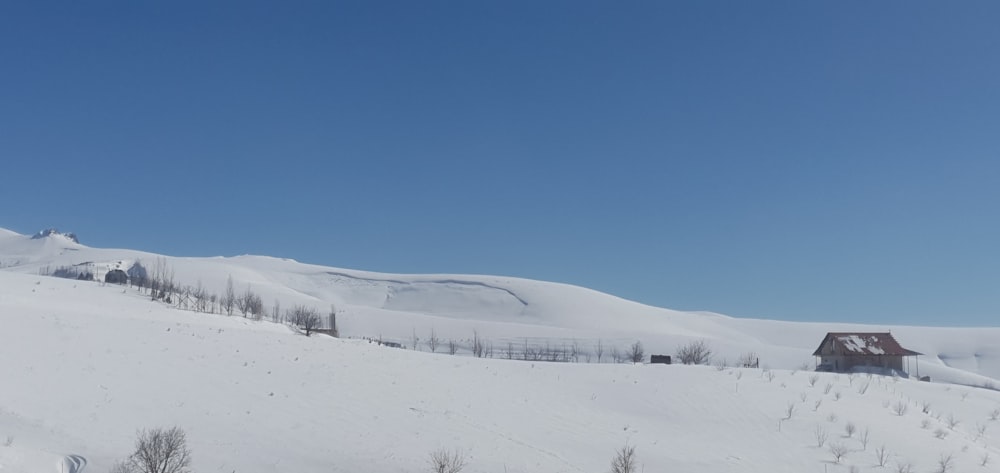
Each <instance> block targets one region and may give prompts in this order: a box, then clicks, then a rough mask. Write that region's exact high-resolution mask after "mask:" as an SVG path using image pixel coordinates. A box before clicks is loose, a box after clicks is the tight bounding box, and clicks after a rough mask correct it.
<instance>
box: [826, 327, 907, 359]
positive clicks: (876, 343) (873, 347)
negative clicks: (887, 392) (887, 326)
mask: <svg viewBox="0 0 1000 473" xmlns="http://www.w3.org/2000/svg"><path fill="white" fill-rule="evenodd" d="M831 338H832V339H833V343H834V344H835V345H836V346H837V347H839V348H840V349H841V350H839V351H840V352H841V353H844V354H851V355H860V356H877V355H892V356H914V355H921V354H922V353H917V352H915V351H913V350H907V349H906V348H903V347H902V346H900V345H899V342H897V341H896V339H895V338H893V336H892V334H891V333H889V332H830V333H827V334H826V337H824V338H823V342H822V343H820V344H819V348H817V349H816V351H815V352H814V353H813V356H820V355H821V353H820V352H821V351H822V350H823V347H824V346H826V344H827V342H828V341H829V340H830V339H831Z"/></svg>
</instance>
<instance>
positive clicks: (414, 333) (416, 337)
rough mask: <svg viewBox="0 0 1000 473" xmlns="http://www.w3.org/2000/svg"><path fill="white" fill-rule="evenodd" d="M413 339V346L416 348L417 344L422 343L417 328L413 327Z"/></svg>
mask: <svg viewBox="0 0 1000 473" xmlns="http://www.w3.org/2000/svg"><path fill="white" fill-rule="evenodd" d="M411 341H412V342H413V343H412V344H411V346H412V347H413V349H414V350H416V349H417V344H418V343H420V337H418V336H417V329H413V339H412V340H411Z"/></svg>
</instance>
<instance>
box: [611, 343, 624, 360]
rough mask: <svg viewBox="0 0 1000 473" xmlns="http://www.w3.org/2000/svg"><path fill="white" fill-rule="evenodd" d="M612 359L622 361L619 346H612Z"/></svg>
mask: <svg viewBox="0 0 1000 473" xmlns="http://www.w3.org/2000/svg"><path fill="white" fill-rule="evenodd" d="M611 359H612V360H614V362H615V363H621V362H622V353H621V352H620V351H618V347H616V346H612V347H611Z"/></svg>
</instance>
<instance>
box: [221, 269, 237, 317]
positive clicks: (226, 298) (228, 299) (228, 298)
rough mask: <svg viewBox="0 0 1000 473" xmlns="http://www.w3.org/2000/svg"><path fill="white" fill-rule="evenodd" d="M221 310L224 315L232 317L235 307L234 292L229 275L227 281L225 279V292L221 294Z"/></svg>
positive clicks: (231, 278) (231, 277)
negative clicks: (224, 312) (223, 311)
mask: <svg viewBox="0 0 1000 473" xmlns="http://www.w3.org/2000/svg"><path fill="white" fill-rule="evenodd" d="M221 304H222V308H223V310H225V311H226V315H233V307H235V306H236V291H234V290H233V276H232V275H229V279H226V292H224V293H223V294H222V301H221Z"/></svg>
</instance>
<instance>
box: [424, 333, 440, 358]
mask: <svg viewBox="0 0 1000 473" xmlns="http://www.w3.org/2000/svg"><path fill="white" fill-rule="evenodd" d="M440 343H441V339H439V338H438V337H437V334H436V333H434V328H433V327H432V328H431V337H430V338H428V339H427V348H430V349H431V353H437V349H438V344H440Z"/></svg>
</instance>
